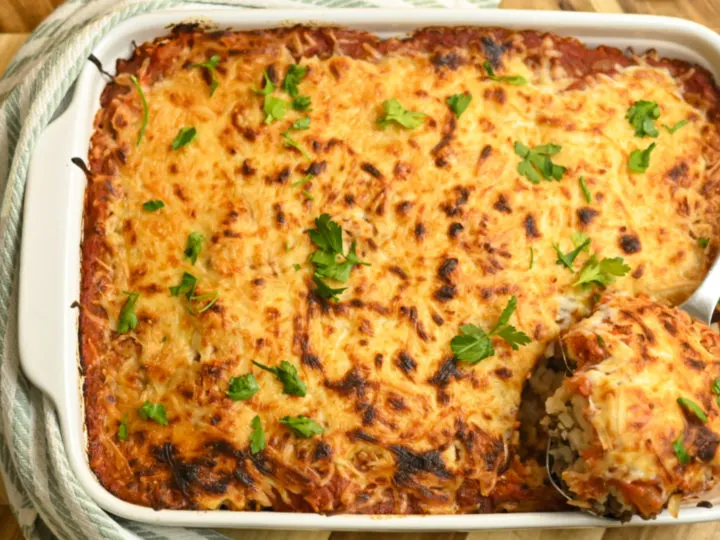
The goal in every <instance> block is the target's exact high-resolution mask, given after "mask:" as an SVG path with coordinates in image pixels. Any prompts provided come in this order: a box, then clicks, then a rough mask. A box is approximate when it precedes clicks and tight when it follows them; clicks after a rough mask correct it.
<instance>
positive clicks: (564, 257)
mask: <svg viewBox="0 0 720 540" xmlns="http://www.w3.org/2000/svg"><path fill="white" fill-rule="evenodd" d="M590 242H591V240H590V238H587V237H585V238H583V239H582V241H581V242H580V243H579V244H577V243H576V244H575V245H576V247H575V249H573V250H572V251H570V252H568V253H563V252H562V249H560V246H559V245H558V244H553V248H555V252H556V253H557V256H558V258H557V261H556V263H557V264H561V265H564V266H565V267H566V268H568V269H569V270H572V271H573V272H574V271H575V268H574V267H573V264H574V263H575V259H577V256H578V255H580V253H582V252H583V251H585V250H587V249H589V248H590Z"/></svg>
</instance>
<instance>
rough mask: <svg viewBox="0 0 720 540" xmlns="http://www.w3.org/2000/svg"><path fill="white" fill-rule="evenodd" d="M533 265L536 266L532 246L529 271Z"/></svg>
mask: <svg viewBox="0 0 720 540" xmlns="http://www.w3.org/2000/svg"><path fill="white" fill-rule="evenodd" d="M533 264H535V251H534V250H533V247H532V246H530V266H529V267H528V270H532V267H533Z"/></svg>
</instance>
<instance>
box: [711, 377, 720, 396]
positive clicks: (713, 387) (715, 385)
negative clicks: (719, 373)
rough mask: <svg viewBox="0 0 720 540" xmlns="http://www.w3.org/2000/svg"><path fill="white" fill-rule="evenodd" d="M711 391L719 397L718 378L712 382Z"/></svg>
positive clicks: (719, 384)
mask: <svg viewBox="0 0 720 540" xmlns="http://www.w3.org/2000/svg"><path fill="white" fill-rule="evenodd" d="M711 390H712V393H713V394H715V395H716V396H720V377H718V378H717V379H715V380H714V381H713V383H712V387H711Z"/></svg>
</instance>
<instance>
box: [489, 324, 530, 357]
mask: <svg viewBox="0 0 720 540" xmlns="http://www.w3.org/2000/svg"><path fill="white" fill-rule="evenodd" d="M495 335H496V336H499V337H501V338H503V339H504V340H505V342H506V343H507V344H508V345H510V347H512V348H513V350H515V351H517V350H518V349H519V348H520V345H527V344H528V343H530V341H531V339H530V337H529V336H528V335H527V334H526V333H525V332H523V331H521V330H518V329H517V328H515V327H514V326H512V325H508V326H505V327H503V328H501V329H500V330H498V331H496V332H495Z"/></svg>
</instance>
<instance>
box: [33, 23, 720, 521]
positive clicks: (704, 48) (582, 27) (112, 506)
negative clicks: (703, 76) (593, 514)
mask: <svg viewBox="0 0 720 540" xmlns="http://www.w3.org/2000/svg"><path fill="white" fill-rule="evenodd" d="M224 13H225V12H218V13H217V16H216V17H215V18H214V20H215V21H216V22H217V23H218V24H219V25H221V26H225V25H232V26H233V27H235V28H239V29H242V28H262V27H267V26H273V25H274V24H277V23H279V22H282V21H285V20H292V21H294V22H296V21H301V20H307V19H303V18H302V17H300V16H299V15H297V14H293V13H288V12H277V13H273V12H263V13H250V14H243V23H242V25H238V24H234V21H233V20H232V16H231V14H230V13H228V14H227V15H224ZM303 15H305V14H304V13H303ZM396 15H397V14H395V16H396ZM462 15H463V16H462V17H461V16H458V14H457V13H454V14H450V13H439V12H432V18H433V19H432V21H429V20H428V19H427V17H429V16H430V12H413V14H412V17H414V18H413V19H412V20H411V21H412V22H409V23H407V24H406V23H403V26H402V27H398V26H395V25H392V24H387V23H384V24H383V23H382V22H381V21H382V20H383V17H388V18H387V19H384V20H394V19H393V16H394V14H393V13H392V12H389V13H388V12H368V13H365V12H363V13H362V15H358V13H357V12H355V13H353V12H344V11H338V12H330V13H327V14H324V15H322V16H313V17H312V20H313V21H320V22H333V23H337V24H344V25H348V26H354V27H360V28H366V29H369V30H372V31H376V32H380V33H385V35H387V32H404V31H408V30H410V29H412V28H416V27H419V26H426V25H427V24H428V23H429V22H431V23H432V24H433V25H453V24H458V23H463V24H468V23H469V22H471V21H472V22H475V21H478V22H481V24H482V25H484V26H494V25H497V26H506V27H511V28H512V27H516V28H517V27H533V28H538V29H541V30H551V31H553V32H555V33H559V34H563V33H566V34H573V35H576V36H578V37H580V38H584V40H585V41H588V42H590V43H597V42H601V43H604V44H608V45H634V46H636V47H638V48H644V47H645V46H647V45H648V44H650V42H649V41H646V40H647V39H648V38H649V37H651V36H652V35H653V32H659V31H660V29H662V31H663V32H664V35H667V26H666V25H669V24H670V23H669V22H668V21H667V20H665V19H656V18H652V17H637V18H635V17H607V18H606V17H604V16H599V17H598V16H592V15H581V14H548V13H532V21H533V22H532V24H523V20H522V19H519V18H516V16H515V14H513V13H508V12H490V13H488V12H484V13H473V12H468V13H467V14H462ZM511 15H512V17H510V16H511ZM403 17H404V18H405V19H406V20H407V16H406V14H404V15H403ZM423 17H426V18H423ZM468 17H471V19H468ZM510 19H512V21H513V22H512V23H510V22H508V21H509V20H510ZM177 20H178V16H177V14H176V13H175V14H167V15H152V16H147V17H141V18H138V19H134V20H133V21H132V23H133V28H134V30H133V32H134V33H133V34H132V35H130V34H127V33H125V34H123V33H122V32H121V30H122V29H123V28H124V27H127V23H126V24H125V25H123V26H120V27H118V29H116V30H115V31H114V32H112V33H111V34H110V36H108V37H107V38H106V39H105V40H104V41H103V44H102V45H101V46H99V47H98V49H97V51H96V56H97V57H98V58H99V59H100V60H101V61H102V62H103V63H105V64H106V65H110V64H111V63H112V60H113V59H114V58H117V57H118V56H119V55H120V54H119V53H120V52H121V50H119V49H121V48H122V47H123V46H125V45H126V44H127V43H129V41H130V40H131V39H132V38H135V39H136V40H137V41H142V40H144V39H148V38H151V37H153V36H155V35H158V34H161V33H163V32H162V31H161V28H162V27H163V26H165V25H167V24H170V23H173V22H177ZM598 20H602V22H604V23H607V24H612V26H613V27H614V28H616V29H619V30H618V32H619V34H618V35H616V36H614V37H612V36H607V35H603V34H602V33H600V32H598V31H596V30H593V24H594V21H598ZM551 21H552V24H550V22H551ZM640 23H644V25H645V26H643V28H644V29H645V32H644V38H643V39H638V31H637V28H638V26H634V25H636V24H637V25H639V24H640ZM672 25H673V26H671V27H672V28H675V29H676V30H675V32H676V35H677V37H678V42H669V41H658V42H653V45H655V46H656V47H657V48H658V49H659V51H660V53H661V54H662V55H664V56H670V57H678V58H685V59H688V60H692V61H696V62H698V63H700V64H701V65H704V66H705V67H707V68H710V69H712V66H713V64H716V63H717V55H718V50H717V45H716V44H715V40H716V39H717V38H716V37H715V36H714V35H713V34H712V33H711V32H709V31H707V30H706V29H703V28H702V27H698V26H696V25H692V24H690V23H686V22H682V21H673V22H672ZM623 29H627V34H624V35H620V34H622V32H623ZM124 31H125V32H127V29H126V30H124ZM655 35H657V34H655ZM111 38H112V39H111ZM688 44H691V45H692V48H690V47H688ZM113 47H115V48H113ZM693 49H696V50H699V51H701V53H697V52H694V51H693ZM124 52H125V54H126V53H127V50H125V51H124ZM94 69H95V68H94V67H89V68H87V69H86V70H85V71H84V73H83V75H82V76H81V79H80V81H79V82H78V87H77V89H76V94H75V97H74V101H73V103H72V105H71V108H70V110H69V111H68V113H66V115H65V116H64V117H63V118H62V119H61V120H60V121H58V122H56V123H55V124H53V126H51V128H50V129H49V130H48V134H47V135H46V137H44V138H43V140H42V141H41V142H40V144H39V150H38V153H37V154H36V155H42V156H43V157H42V161H38V160H35V161H34V162H33V168H32V171H31V180H30V183H29V186H28V194H27V197H26V217H25V231H24V237H23V252H22V253H23V254H22V261H21V264H22V268H23V271H22V275H21V306H20V307H21V314H20V322H21V356H22V361H23V365H24V367H25V370H26V373H27V374H28V376H29V377H30V378H31V379H32V380H33V382H36V383H37V384H38V385H39V386H40V387H41V388H43V389H44V390H46V391H47V392H48V393H49V394H50V395H51V396H52V397H53V399H54V400H55V402H56V404H57V405H58V408H59V410H60V416H61V419H62V425H63V433H64V437H65V440H66V444H67V445H68V451H69V455H70V457H71V462H72V463H73V467H74V469H75V471H76V473H77V474H78V477H79V478H80V480H81V481H82V483H83V484H84V485H85V486H86V487H87V488H88V489H89V490H90V492H91V493H92V494H93V496H94V497H95V498H96V499H97V500H98V502H100V504H101V505H103V506H104V507H105V508H107V509H108V510H110V511H112V512H114V513H117V514H120V515H123V516H126V517H131V518H135V519H141V520H145V521H152V522H162V523H168V524H170V523H173V524H192V525H194V526H197V525H201V524H204V525H213V526H226V525H231V526H232V525H235V526H245V527H253V526H258V525H259V524H263V523H266V521H265V520H264V518H263V514H252V513H224V512H216V513H207V512H186V511H167V510H161V511H159V512H153V511H150V510H148V509H146V508H139V507H135V506H132V505H128V504H127V503H124V502H122V501H119V500H118V499H116V498H114V497H112V496H111V495H110V494H109V493H107V492H106V491H104V490H103V489H102V488H101V487H100V486H99V484H98V483H97V481H96V480H95V478H94V477H93V476H92V474H91V472H90V471H89V469H88V467H87V462H86V458H85V452H84V444H85V442H84V440H83V437H82V432H81V426H82V424H83V422H82V421H81V418H82V410H81V407H80V401H79V396H77V395H75V394H76V393H77V392H76V390H77V388H78V384H79V382H80V381H79V378H78V374H77V369H76V363H75V362H76V355H77V339H76V337H75V333H74V332H75V328H76V316H75V312H74V311H71V310H69V308H68V306H70V305H71V303H72V302H73V301H75V300H76V299H77V295H78V289H77V283H75V282H76V281H77V280H76V276H77V268H78V266H77V265H78V258H77V253H75V252H74V248H72V247H71V246H74V245H77V244H78V243H79V234H80V232H79V231H80V227H81V223H80V220H81V215H82V211H81V207H82V191H83V188H84V182H83V178H82V177H81V175H80V176H78V173H76V172H75V171H70V169H66V170H68V183H67V184H64V185H62V184H58V183H55V184H54V185H53V186H42V187H37V186H38V185H40V184H39V182H38V181H34V180H33V179H34V178H45V177H46V176H47V173H45V172H39V171H41V170H43V169H41V168H42V167H44V166H46V165H47V164H48V163H49V162H50V160H49V159H48V155H50V154H51V153H50V146H46V147H44V148H43V144H47V145H52V146H53V152H52V154H58V153H61V154H64V155H65V156H66V159H65V161H67V158H69V157H74V156H84V155H86V148H85V144H86V141H87V140H88V138H89V137H88V136H89V130H90V115H91V114H92V111H94V109H95V103H97V97H98V95H99V92H100V87H101V86H102V81H100V79H99V77H98V76H97V73H96V72H93V71H92V70H94ZM93 79H94V81H93ZM93 83H94V84H93ZM85 86H88V89H87V90H86V93H85V94H82V90H83V88H84V87H85ZM89 87H92V90H91V89H90V88H89ZM79 95H83V96H84V97H83V98H82V99H78V96H79ZM71 115H72V116H71ZM69 118H71V119H70V120H69ZM63 120H65V121H66V122H70V123H72V124H73V125H74V126H75V127H76V128H77V127H79V128H80V129H74V130H73V137H72V138H71V137H68V138H67V140H68V142H69V143H71V144H69V148H67V149H64V150H63V151H60V148H59V147H58V146H56V145H57V141H56V140H55V141H53V142H52V143H50V142H46V141H47V140H50V139H48V137H50V134H51V133H52V132H53V131H55V132H56V133H61V132H63V131H65V130H67V125H63V124H62V121H63ZM84 126H85V127H86V129H85V128H84ZM41 150H44V151H42V152H41ZM60 167H62V165H61V166H60ZM68 167H69V166H68ZM45 170H46V171H47V170H49V169H45ZM53 170H56V168H53ZM40 182H41V181H40ZM68 185H69V186H70V189H69V190H68ZM52 189H59V190H60V191H58V192H55V193H54V194H53V193H52V191H50V190H52ZM38 190H41V191H38ZM38 192H41V193H43V195H33V193H38ZM49 194H52V195H53V196H52V197H50V196H49ZM59 200H63V201H67V204H62V205H58V204H57V201H59ZM44 203H45V204H49V205H50V206H51V208H53V209H54V211H55V213H56V214H57V208H58V206H60V207H61V208H62V209H63V212H62V215H60V216H58V215H55V217H56V218H57V219H59V221H58V222H56V223H54V224H52V225H51V224H50V223H49V221H48V219H49V218H52V217H53V213H52V212H51V211H50V209H49V208H47V207H45V208H43V207H42V206H41V205H42V204H44ZM65 212H67V213H65ZM48 229H51V230H52V231H53V233H54V234H56V235H57V238H53V242H50V243H48V242H47V236H45V237H44V238H45V240H44V242H43V248H42V249H33V247H32V246H37V245H39V244H37V240H35V241H33V240H32V238H33V234H43V235H47V231H48ZM50 244H52V245H50ZM60 260H62V261H65V264H64V265H62V267H61V268H60V269H59V271H58V272H57V273H56V274H55V275H54V276H53V277H52V279H51V280H48V279H47V278H44V279H45V281H43V282H42V283H41V282H40V280H38V279H32V275H31V274H32V272H31V271H26V269H28V268H45V267H48V266H49V262H50V261H60ZM55 265H57V263H55ZM73 269H74V270H75V273H73ZM35 277H36V278H37V275H36V276H35ZM53 279H59V281H53ZM59 293H62V294H60V295H59ZM60 296H62V298H60ZM53 299H54V300H55V301H57V304H53ZM51 305H56V306H57V308H56V310H51V309H48V308H49V307H50V306H51ZM61 306H65V307H61ZM53 319H54V320H53ZM31 321H32V322H33V324H34V325H35V328H37V324H38V323H40V324H41V326H42V327H43V328H46V331H45V332H44V334H45V335H46V336H48V339H47V340H44V341H43V342H42V343H38V342H36V341H33V340H32V338H30V336H31V334H29V333H28V332H29V329H30V327H29V326H28V324H30V322H31ZM45 325H47V326H45ZM26 338H29V339H26ZM42 347H47V349H43V348H42ZM57 350H63V351H64V355H63V356H64V358H65V360H64V362H63V363H62V364H61V365H62V366H63V369H64V371H63V378H62V379H60V378H59V377H55V376H53V378H52V379H48V377H47V374H49V373H53V374H54V373H55V372H54V371H51V370H49V369H48V364H47V363H45V364H42V363H41V362H39V361H38V360H39V359H42V358H46V359H50V358H52V357H53V355H52V351H57ZM712 514H713V511H708V510H706V509H698V510H696V509H687V510H684V511H683V513H681V518H680V519H681V520H684V519H691V520H702V519H713V517H712ZM275 516H276V518H277V517H278V516H287V518H285V519H287V521H284V522H282V523H281V522H280V521H278V519H274V520H273V525H275V526H277V527H278V528H283V527H286V528H287V527H292V528H332V529H343V528H379V529H386V530H390V529H394V530H401V529H412V528H415V527H421V528H424V529H434V530H438V529H466V530H467V529H473V528H493V527H502V526H513V527H517V526H548V524H550V523H552V524H554V525H558V526H560V525H562V526H572V525H583V524H597V523H603V524H605V522H604V521H600V522H599V521H597V520H594V519H593V518H589V517H587V516H580V515H577V514H566V513H556V514H534V515H528V516H527V517H528V519H529V521H525V517H526V516H525V515H524V514H520V515H517V514H516V515H515V516H508V515H499V514H493V515H471V516H470V515H468V516H436V517H433V518H422V517H416V516H413V517H403V518H393V519H385V520H383V521H382V522H381V526H380V527H375V525H377V524H378V522H377V521H372V520H369V519H367V518H361V517H358V516H344V515H343V516H332V517H322V516H318V515H291V514H275ZM686 516H687V517H686ZM660 519H661V520H663V519H666V517H665V516H662V517H661V518H660ZM430 520H432V521H430ZM521 520H522V523H521Z"/></svg>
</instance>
